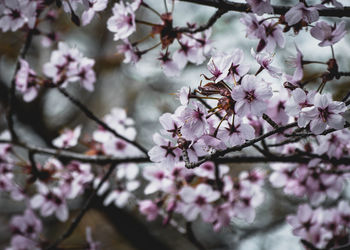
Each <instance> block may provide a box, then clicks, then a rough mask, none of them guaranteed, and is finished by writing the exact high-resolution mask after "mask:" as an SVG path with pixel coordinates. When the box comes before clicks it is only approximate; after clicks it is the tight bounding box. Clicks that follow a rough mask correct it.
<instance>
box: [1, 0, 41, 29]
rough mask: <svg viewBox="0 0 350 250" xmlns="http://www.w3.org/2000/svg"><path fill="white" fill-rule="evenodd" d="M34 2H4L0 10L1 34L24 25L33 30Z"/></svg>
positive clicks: (17, 0)
mask: <svg viewBox="0 0 350 250" xmlns="http://www.w3.org/2000/svg"><path fill="white" fill-rule="evenodd" d="M36 7H37V3H36V1H29V0H4V1H3V6H2V9H1V10H0V11H1V12H0V14H1V18H0V28H1V29H2V31H3V32H6V31H8V30H11V31H12V32H13V31H16V30H18V29H19V28H21V27H22V26H23V25H24V24H28V27H29V28H31V29H32V28H33V27H34V24H35V20H36Z"/></svg>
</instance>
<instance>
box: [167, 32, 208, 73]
mask: <svg viewBox="0 0 350 250" xmlns="http://www.w3.org/2000/svg"><path fill="white" fill-rule="evenodd" d="M179 43H180V49H179V50H177V51H175V53H174V55H173V59H174V62H175V63H176V64H177V65H178V67H179V69H183V68H184V67H185V66H186V64H187V63H188V62H191V63H194V64H201V63H202V62H203V61H204V60H205V57H204V55H203V51H202V50H201V48H200V47H199V46H198V42H197V41H196V40H195V39H192V38H189V37H187V36H182V37H181V38H180V39H179Z"/></svg>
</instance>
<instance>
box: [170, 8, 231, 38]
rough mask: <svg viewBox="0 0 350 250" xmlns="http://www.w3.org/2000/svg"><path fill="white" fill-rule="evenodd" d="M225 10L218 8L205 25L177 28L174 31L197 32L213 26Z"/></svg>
mask: <svg viewBox="0 0 350 250" xmlns="http://www.w3.org/2000/svg"><path fill="white" fill-rule="evenodd" d="M226 12H227V10H224V9H220V8H219V9H218V10H217V11H216V12H215V13H214V14H213V15H212V16H211V17H210V19H209V20H208V22H207V23H206V24H205V25H201V26H199V27H198V28H196V29H191V28H189V27H186V28H179V29H177V30H176V31H177V32H185V33H190V34H194V33H197V32H202V31H204V30H207V29H209V28H210V27H211V26H213V25H214V24H215V22H216V21H217V20H218V19H219V18H220V17H221V16H222V15H224V14H225V13H226Z"/></svg>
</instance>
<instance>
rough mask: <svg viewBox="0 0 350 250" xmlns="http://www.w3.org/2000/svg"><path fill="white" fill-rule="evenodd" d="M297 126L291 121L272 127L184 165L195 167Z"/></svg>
mask: <svg viewBox="0 0 350 250" xmlns="http://www.w3.org/2000/svg"><path fill="white" fill-rule="evenodd" d="M295 126H297V123H296V122H293V123H289V124H287V125H285V126H281V127H279V128H277V129H274V130H272V131H270V132H267V133H265V134H263V135H261V136H258V137H256V138H254V139H252V140H250V141H247V142H245V143H243V144H242V145H237V146H234V147H232V148H228V149H225V150H219V151H216V152H215V153H213V154H210V155H207V156H204V157H203V158H202V159H201V160H199V161H197V162H192V163H189V164H186V167H187V168H196V167H198V166H199V165H201V164H202V163H204V162H206V161H209V160H213V159H217V158H219V157H221V156H224V155H225V154H227V153H230V152H235V151H241V150H242V149H244V148H246V147H249V146H252V145H253V144H255V143H257V142H259V141H261V140H263V139H265V138H267V137H269V136H271V135H274V134H277V133H281V132H283V131H284V130H286V129H289V128H293V127H295Z"/></svg>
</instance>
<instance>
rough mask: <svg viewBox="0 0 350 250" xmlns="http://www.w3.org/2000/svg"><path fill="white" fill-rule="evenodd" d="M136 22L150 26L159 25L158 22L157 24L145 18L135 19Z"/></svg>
mask: <svg viewBox="0 0 350 250" xmlns="http://www.w3.org/2000/svg"><path fill="white" fill-rule="evenodd" d="M135 22H136V23H140V24H145V25H148V26H157V25H158V24H155V23H151V22H147V21H143V20H138V19H136V20H135Z"/></svg>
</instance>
